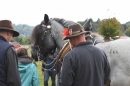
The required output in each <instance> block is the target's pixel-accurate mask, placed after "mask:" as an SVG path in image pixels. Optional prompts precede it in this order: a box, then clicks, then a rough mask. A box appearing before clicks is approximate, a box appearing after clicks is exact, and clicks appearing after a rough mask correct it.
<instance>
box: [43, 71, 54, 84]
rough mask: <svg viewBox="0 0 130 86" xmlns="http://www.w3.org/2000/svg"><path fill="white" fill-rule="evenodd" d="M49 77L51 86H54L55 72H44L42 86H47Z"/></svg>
mask: <svg viewBox="0 0 130 86" xmlns="http://www.w3.org/2000/svg"><path fill="white" fill-rule="evenodd" d="M49 77H51V81H52V86H55V78H56V71H54V70H44V86H48V80H49Z"/></svg>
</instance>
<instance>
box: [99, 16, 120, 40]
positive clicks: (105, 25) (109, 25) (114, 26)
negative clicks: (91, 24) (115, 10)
mask: <svg viewBox="0 0 130 86" xmlns="http://www.w3.org/2000/svg"><path fill="white" fill-rule="evenodd" d="M98 32H99V34H101V35H103V36H104V39H105V40H109V38H110V37H112V38H114V37H115V36H117V35H119V34H120V22H119V21H118V20H116V18H109V19H104V20H102V21H101V22H100V26H99V28H98Z"/></svg>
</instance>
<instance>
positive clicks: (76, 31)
mask: <svg viewBox="0 0 130 86" xmlns="http://www.w3.org/2000/svg"><path fill="white" fill-rule="evenodd" d="M86 32H87V31H84V28H83V27H82V26H81V25H80V24H78V23H74V24H72V25H70V26H68V36H66V37H65V38H64V39H63V40H67V39H69V38H71V37H74V36H79V35H81V34H85V33H86Z"/></svg>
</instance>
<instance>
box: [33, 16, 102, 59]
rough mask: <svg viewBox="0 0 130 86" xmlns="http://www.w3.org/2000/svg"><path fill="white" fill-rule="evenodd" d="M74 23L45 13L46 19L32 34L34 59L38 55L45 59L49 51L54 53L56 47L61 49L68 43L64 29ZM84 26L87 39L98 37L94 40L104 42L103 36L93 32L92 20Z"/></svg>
mask: <svg viewBox="0 0 130 86" xmlns="http://www.w3.org/2000/svg"><path fill="white" fill-rule="evenodd" d="M73 23H75V22H73V21H67V20H65V19H60V18H53V19H49V17H48V15H47V14H45V16H44V20H43V21H42V22H41V24H39V25H37V26H36V27H35V28H34V30H33V32H32V35H31V43H32V47H31V49H32V56H33V57H34V59H35V60H38V59H37V57H38V56H39V57H40V59H41V60H44V61H45V60H46V56H47V55H48V54H49V53H51V54H53V53H54V52H53V51H55V49H56V48H58V49H59V50H60V49H61V48H62V46H63V45H64V43H66V41H64V40H63V36H62V30H63V29H64V28H66V27H68V25H71V24H73ZM83 27H84V29H85V31H88V32H87V33H86V34H87V37H86V39H87V40H88V39H89V40H90V39H97V40H96V41H95V40H93V41H94V42H95V43H96V42H97V43H98V42H104V40H103V37H102V36H100V35H98V34H92V33H91V30H92V24H91V21H90V20H88V21H86V23H85V24H84V25H83Z"/></svg>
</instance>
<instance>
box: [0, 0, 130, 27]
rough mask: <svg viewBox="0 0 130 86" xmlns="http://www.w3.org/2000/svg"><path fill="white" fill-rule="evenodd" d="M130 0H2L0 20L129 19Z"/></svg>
mask: <svg viewBox="0 0 130 86" xmlns="http://www.w3.org/2000/svg"><path fill="white" fill-rule="evenodd" d="M129 11H130V0H0V20H3V19H9V20H11V21H12V22H13V23H15V24H28V25H31V26H35V25H37V24H39V23H40V22H41V21H42V20H43V19H44V14H48V15H49V17H50V18H54V17H58V18H64V19H66V20H72V21H75V22H77V21H84V20H86V19H87V18H92V19H93V20H94V21H96V20H97V19H98V18H100V19H106V18H111V17H116V18H117V20H118V21H120V22H121V23H126V22H128V21H130V12H129Z"/></svg>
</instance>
